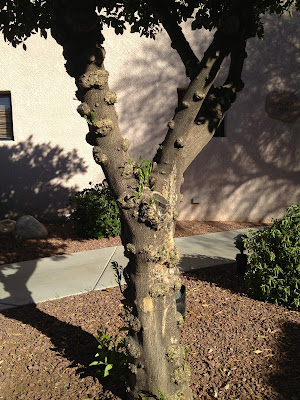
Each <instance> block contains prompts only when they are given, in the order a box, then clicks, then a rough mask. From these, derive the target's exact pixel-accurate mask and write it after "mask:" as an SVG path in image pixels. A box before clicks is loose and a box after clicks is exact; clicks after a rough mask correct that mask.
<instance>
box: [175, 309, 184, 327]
mask: <svg viewBox="0 0 300 400" xmlns="http://www.w3.org/2000/svg"><path fill="white" fill-rule="evenodd" d="M176 320H177V325H178V326H182V325H183V324H184V318H183V316H182V314H181V313H180V312H179V311H177V312H176Z"/></svg>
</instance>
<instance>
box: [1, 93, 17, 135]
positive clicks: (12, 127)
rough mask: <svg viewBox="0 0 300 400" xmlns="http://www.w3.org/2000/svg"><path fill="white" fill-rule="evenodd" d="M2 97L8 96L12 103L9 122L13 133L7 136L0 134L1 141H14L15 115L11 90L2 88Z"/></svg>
mask: <svg viewBox="0 0 300 400" xmlns="http://www.w3.org/2000/svg"><path fill="white" fill-rule="evenodd" d="M1 98H7V99H8V100H9V104H10V115H9V120H8V123H9V124H10V127H11V134H9V135H8V134H7V136H6V137H1V136H0V141H14V140H15V138H14V125H13V116H12V102H11V92H10V91H9V90H0V99H1Z"/></svg>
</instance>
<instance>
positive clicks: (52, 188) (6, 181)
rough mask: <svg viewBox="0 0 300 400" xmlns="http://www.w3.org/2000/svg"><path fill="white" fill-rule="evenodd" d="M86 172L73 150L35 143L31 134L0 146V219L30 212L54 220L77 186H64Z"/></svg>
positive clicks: (84, 165)
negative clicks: (14, 142) (11, 144)
mask: <svg viewBox="0 0 300 400" xmlns="http://www.w3.org/2000/svg"><path fill="white" fill-rule="evenodd" d="M86 171H87V166H86V164H85V161H84V160H83V159H82V158H80V157H79V156H78V153H77V150H76V149H74V150H72V151H70V152H64V150H63V149H62V148H60V147H59V146H57V145H56V146H53V145H52V144H51V143H38V144H35V143H34V142H33V140H32V136H30V137H29V138H28V140H26V141H24V142H19V143H17V144H16V145H13V146H1V147H0V219H3V218H16V217H18V216H20V215H24V214H31V215H33V216H35V217H37V218H39V219H41V220H43V221H47V220H54V219H57V218H59V217H61V216H63V214H64V209H65V206H66V203H67V200H68V197H69V196H70V194H71V193H73V192H74V191H76V190H77V186H72V187H65V186H63V182H68V181H69V180H70V179H71V178H72V177H73V176H74V175H76V174H83V173H85V172H86Z"/></svg>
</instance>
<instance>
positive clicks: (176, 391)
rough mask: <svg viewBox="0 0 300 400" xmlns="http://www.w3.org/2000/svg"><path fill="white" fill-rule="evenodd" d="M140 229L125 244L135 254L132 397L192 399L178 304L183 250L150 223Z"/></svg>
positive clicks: (130, 273)
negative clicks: (180, 250) (181, 251)
mask: <svg viewBox="0 0 300 400" xmlns="http://www.w3.org/2000/svg"><path fill="white" fill-rule="evenodd" d="M139 225H141V224H139ZM138 231H139V236H138V240H134V241H133V242H132V243H130V244H127V245H125V246H126V250H125V252H126V255H127V256H128V257H129V259H130V262H129V264H128V266H127V268H126V270H125V275H127V283H128V287H127V289H126V290H125V292H124V295H125V298H126V302H125V303H126V304H127V305H129V307H130V311H131V315H130V317H129V325H130V331H129V336H128V337H127V340H126V346H127V350H128V353H129V354H130V357H131V364H130V369H131V372H132V374H131V385H130V386H131V392H130V395H129V398H132V399H142V398H143V397H144V398H145V399H148V398H149V399H156V398H162V399H164V398H165V399H167V400H175V399H176V400H177V399H178V400H179V399H182V400H183V399H187V400H190V399H192V395H191V392H190V389H189V386H188V379H189V376H190V368H189V366H188V363H187V360H186V352H185V349H184V347H183V346H181V345H180V344H179V337H178V324H180V323H183V317H182V316H181V314H180V313H178V312H177V311H176V303H175V293H176V292H178V291H179V290H180V288H181V279H180V274H179V270H178V267H177V262H178V260H179V254H178V251H177V249H176V248H175V246H174V242H173V239H172V237H171V236H170V234H165V237H164V240H161V239H162V238H163V235H162V232H160V233H158V232H156V231H155V230H153V231H151V230H150V229H149V228H147V227H146V226H145V227H139V228H138ZM157 236H159V237H160V239H159V240H158V237H157ZM158 243H159V244H158ZM155 396H157V397H155ZM160 396H161V397H160ZM163 396H164V397H163Z"/></svg>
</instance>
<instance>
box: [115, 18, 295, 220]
mask: <svg viewBox="0 0 300 400" xmlns="http://www.w3.org/2000/svg"><path fill="white" fill-rule="evenodd" d="M298 20H299V16H298V15H295V16H294V18H293V19H290V17H289V16H287V17H281V18H278V17H271V18H269V19H267V20H266V22H265V29H266V34H265V40H264V41H259V40H258V39H253V40H251V41H250V42H249V45H248V48H247V52H248V58H247V60H246V63H245V70H244V74H243V79H244V81H245V89H244V90H243V91H242V92H241V93H240V94H239V96H238V100H237V101H236V103H235V104H234V105H233V108H232V110H231V111H230V113H229V114H228V118H227V123H226V126H227V128H226V133H227V137H226V138H213V139H212V140H211V142H210V143H209V144H208V145H207V146H206V148H205V149H204V150H203V151H202V152H201V153H200V154H199V156H198V157H197V158H196V159H195V160H194V162H193V163H192V164H191V166H190V167H189V169H188V170H187V171H186V173H185V184H184V186H183V188H182V192H183V193H184V196H185V200H184V203H183V205H182V207H181V215H180V218H181V219H193V218H194V219H202V220H233V221H234V220H236V221H241V220H242V221H246V220H249V221H251V220H253V221H268V220H270V218H271V217H276V216H281V215H282V214H283V213H284V211H285V209H286V206H287V205H288V204H289V203H291V202H295V203H296V202H297V201H298V200H297V199H299V196H300V187H299V175H300V171H299V169H298V170H297V168H299V165H300V153H299V150H298V153H297V143H298V146H299V145H300V144H299V135H297V134H296V127H295V124H288V123H285V122H282V121H280V120H275V119H272V118H270V117H269V116H268V115H267V114H266V112H265V98H266V96H267V94H268V93H270V92H272V91H275V90H288V91H291V92H294V91H295V87H296V84H297V77H296V74H295V71H296V68H295V66H296V65H297V52H296V51H295V50H296V49H295V47H296V45H297V41H296V38H297V37H298V33H297V32H299V25H298ZM200 35H201V36H200ZM202 39H203V41H202ZM161 40H162V42H160V41H161ZM192 43H197V44H196V46H194V49H195V51H196V53H197V54H199V56H200V54H203V50H205V48H206V47H207V44H208V43H209V37H208V36H204V38H203V37H202V32H199V41H198V42H197V41H196V39H195V38H193V39H192ZM199 43H200V44H199ZM139 54H140V55H137V56H136V57H135V58H134V59H132V60H131V61H130V62H128V64H127V65H126V70H127V71H130V72H128V73H127V74H126V78H123V79H120V80H119V81H118V82H117V84H116V85H115V86H114V90H116V91H117V93H118V95H119V107H120V124H121V128H122V131H123V132H125V135H126V136H127V137H129V138H130V140H131V142H132V148H131V154H132V156H133V157H134V158H135V159H138V157H139V155H141V154H142V156H143V157H144V158H152V156H153V155H154V153H155V151H156V148H155V146H156V145H158V144H159V142H160V141H162V140H163V137H164V135H165V133H166V131H167V122H168V121H170V120H171V119H172V116H173V113H174V109H175V107H176V104H177V94H176V89H177V88H178V87H185V86H186V85H187V81H186V80H185V79H184V70H183V68H182V67H181V61H180V60H179V59H178V56H177V53H176V52H175V51H173V50H172V49H171V47H170V46H167V44H166V40H165V39H161V38H158V39H157V40H156V41H153V42H151V41H150V42H149V44H147V45H146V46H144V48H143V51H141V52H140V53H139ZM150 68H151V71H150ZM143 134H144V136H143ZM193 197H200V204H198V205H194V204H191V200H192V198H193Z"/></svg>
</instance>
